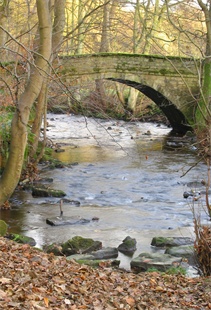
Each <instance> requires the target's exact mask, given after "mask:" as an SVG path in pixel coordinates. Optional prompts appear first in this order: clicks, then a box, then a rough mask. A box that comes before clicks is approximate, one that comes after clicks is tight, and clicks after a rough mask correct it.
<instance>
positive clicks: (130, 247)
mask: <svg viewBox="0 0 211 310" xmlns="http://www.w3.org/2000/svg"><path fill="white" fill-rule="evenodd" d="M118 250H119V251H120V252H122V253H124V254H126V255H131V256H132V255H133V254H134V252H135V251H136V239H134V238H131V237H130V236H127V237H126V238H125V239H124V240H123V241H122V243H121V244H120V245H119V246H118Z"/></svg>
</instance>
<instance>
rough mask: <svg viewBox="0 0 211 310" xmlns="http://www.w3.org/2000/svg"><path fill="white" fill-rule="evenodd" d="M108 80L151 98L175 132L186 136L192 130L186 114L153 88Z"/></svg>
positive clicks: (119, 80)
mask: <svg viewBox="0 0 211 310" xmlns="http://www.w3.org/2000/svg"><path fill="white" fill-rule="evenodd" d="M107 80H110V81H114V82H119V83H121V84H125V85H127V86H130V87H133V88H135V89H137V90H138V91H140V92H141V93H142V94H144V95H145V96H147V97H148V98H150V99H151V100H152V101H153V102H154V103H155V104H156V105H157V106H158V107H159V108H160V110H161V111H162V112H163V114H165V116H166V117H167V119H168V121H169V123H170V125H171V127H172V129H173V132H175V133H178V134H184V133H186V132H187V131H188V130H192V128H191V126H190V124H189V123H188V121H187V119H186V118H185V116H184V114H183V113H182V112H181V111H180V110H179V109H178V108H177V107H176V106H175V105H174V104H173V103H172V102H171V101H170V100H168V99H167V98H166V97H165V96H164V95H163V94H161V93H160V92H158V91H156V90H155V89H153V88H152V87H150V86H147V85H144V84H141V83H137V82H134V81H130V80H124V79H117V78H116V79H115V78H107Z"/></svg>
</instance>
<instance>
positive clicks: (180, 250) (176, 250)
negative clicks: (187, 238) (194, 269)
mask: <svg viewBox="0 0 211 310" xmlns="http://www.w3.org/2000/svg"><path fill="white" fill-rule="evenodd" d="M165 254H170V255H172V256H177V257H184V258H186V259H187V260H188V262H189V264H194V263H195V262H196V260H195V254H194V246H193V245H180V246H175V247H171V248H168V249H166V251H165Z"/></svg>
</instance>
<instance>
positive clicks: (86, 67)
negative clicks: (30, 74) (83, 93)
mask: <svg viewBox="0 0 211 310" xmlns="http://www.w3.org/2000/svg"><path fill="white" fill-rule="evenodd" d="M60 61H61V64H62V69H61V71H60V72H61V74H62V76H63V78H66V79H68V80H69V81H70V83H71V79H72V80H74V79H76V78H80V77H82V76H88V77H89V78H90V77H91V78H93V79H107V80H112V81H115V82H119V83H122V84H125V85H128V86H130V87H133V88H135V89H137V90H139V91H140V92H142V93H143V94H145V95H146V96H147V97H149V98H150V99H151V100H153V101H154V102H155V103H156V104H157V105H158V106H159V108H160V109H161V110H162V111H163V113H164V114H165V115H166V116H167V118H168V120H169V122H170V124H171V126H172V128H173V130H174V131H175V132H179V133H184V132H186V131H187V130H189V129H191V125H190V124H191V123H192V122H193V119H194V112H195V106H196V98H197V96H198V94H199V85H198V72H199V71H200V69H199V66H200V64H199V63H198V62H197V61H196V60H195V59H191V58H181V57H162V56H156V55H140V54H112V53H105V54H92V55H78V56H65V57H61V58H60Z"/></svg>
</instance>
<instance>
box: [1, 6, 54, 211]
mask: <svg viewBox="0 0 211 310" xmlns="http://www.w3.org/2000/svg"><path fill="white" fill-rule="evenodd" d="M36 5H37V14H38V22H39V32H40V41H39V51H38V53H37V55H36V58H35V64H34V65H32V69H31V75H30V79H29V82H28V84H27V86H26V88H25V91H24V92H23V94H22V96H21V97H20V100H19V102H18V103H17V108H16V112H15V114H14V117H13V120H12V126H11V143H10V151H9V157H8V160H7V163H6V166H5V169H4V172H3V174H2V177H1V179H0V206H1V205H2V204H3V203H4V202H5V201H6V200H7V199H8V198H9V197H10V196H11V195H12V194H13V192H14V190H15V188H16V186H17V184H18V182H19V179H20V176H21V171H22V167H23V163H24V153H25V150H26V145H27V130H28V128H27V126H28V121H29V115H30V111H31V108H32V105H33V103H34V101H35V100H36V99H37V97H38V95H39V93H40V90H41V87H42V82H43V78H44V76H45V72H46V70H47V68H48V66H49V59H50V57H51V33H52V30H51V19H50V12H49V7H48V1H43V0H36Z"/></svg>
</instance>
